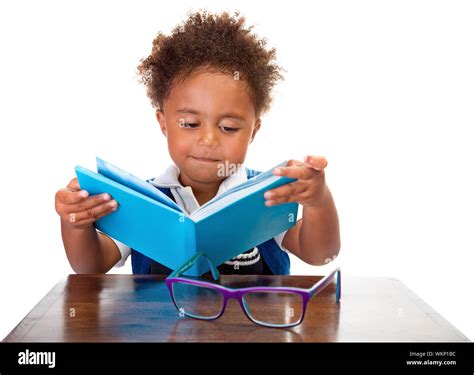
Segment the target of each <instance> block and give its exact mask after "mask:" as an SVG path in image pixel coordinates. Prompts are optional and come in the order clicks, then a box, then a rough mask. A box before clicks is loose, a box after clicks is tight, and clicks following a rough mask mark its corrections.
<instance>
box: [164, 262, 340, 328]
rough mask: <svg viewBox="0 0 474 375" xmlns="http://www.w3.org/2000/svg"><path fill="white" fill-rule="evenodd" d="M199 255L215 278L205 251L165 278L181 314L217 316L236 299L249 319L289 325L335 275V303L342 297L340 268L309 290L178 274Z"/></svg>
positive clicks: (204, 317) (216, 273) (298, 319)
mask: <svg viewBox="0 0 474 375" xmlns="http://www.w3.org/2000/svg"><path fill="white" fill-rule="evenodd" d="M200 257H204V258H205V259H206V260H207V261H208V262H209V266H210V270H211V273H212V277H213V279H214V280H218V279H219V271H218V270H217V268H216V267H215V266H214V265H213V264H212V262H211V261H210V259H209V258H208V257H207V255H206V254H204V253H197V254H196V255H194V256H193V257H192V258H191V259H189V260H188V261H187V262H186V263H185V264H183V265H182V266H181V267H180V268H178V269H177V270H175V271H174V272H173V273H171V274H170V275H169V276H168V277H167V278H166V285H167V287H168V289H169V291H170V294H171V298H172V299H173V302H174V305H175V306H176V308H177V309H178V312H179V316H180V317H184V316H187V317H190V318H194V319H201V320H215V319H218V318H220V317H221V316H222V314H224V311H225V308H226V306H227V302H228V301H229V299H231V298H235V299H237V300H238V301H239V304H240V307H241V308H242V310H243V312H244V313H245V315H246V316H247V318H248V319H250V320H251V321H252V322H254V323H256V324H259V325H262V326H265V327H273V328H288V327H294V326H297V325H298V324H300V323H301V322H302V321H303V319H304V316H305V312H306V306H307V304H308V302H309V301H310V300H311V298H312V297H313V296H315V295H316V294H318V293H319V292H321V291H322V290H323V289H324V288H325V287H326V286H328V285H329V284H331V282H332V281H333V278H334V277H335V276H336V303H337V302H339V300H340V298H341V271H340V269H339V267H338V268H336V269H335V270H333V271H332V272H331V273H329V274H328V275H327V276H325V277H323V278H322V279H321V280H319V281H318V282H316V284H314V285H313V286H312V287H310V288H308V289H303V288H293V287H273V286H257V287H249V288H228V287H224V286H222V285H218V284H215V283H212V282H208V281H205V280H202V279H193V278H188V277H182V276H181V275H182V274H183V273H184V272H186V270H188V269H189V268H190V267H192V266H193V265H194V263H195V262H196V261H197V260H198V259H199V258H200Z"/></svg>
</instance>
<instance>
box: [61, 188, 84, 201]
mask: <svg viewBox="0 0 474 375" xmlns="http://www.w3.org/2000/svg"><path fill="white" fill-rule="evenodd" d="M88 196H89V193H88V192H87V191H86V190H79V191H75V190H72V189H70V188H64V189H60V190H59V191H58V200H59V201H60V202H61V203H62V204H76V203H78V202H80V201H81V200H83V199H84V198H87V197H88Z"/></svg>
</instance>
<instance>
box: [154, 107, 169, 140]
mask: <svg viewBox="0 0 474 375" xmlns="http://www.w3.org/2000/svg"><path fill="white" fill-rule="evenodd" d="M155 115H156V119H157V120H158V123H159V124H160V128H161V132H162V133H163V135H164V136H165V137H166V136H167V132H166V120H165V115H164V114H163V111H162V110H161V109H160V108H158V109H157V110H156V112H155Z"/></svg>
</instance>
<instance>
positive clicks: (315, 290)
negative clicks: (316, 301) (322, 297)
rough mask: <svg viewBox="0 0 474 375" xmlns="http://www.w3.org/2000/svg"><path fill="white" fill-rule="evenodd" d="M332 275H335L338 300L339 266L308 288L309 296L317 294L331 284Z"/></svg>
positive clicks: (337, 299) (339, 290)
mask: <svg viewBox="0 0 474 375" xmlns="http://www.w3.org/2000/svg"><path fill="white" fill-rule="evenodd" d="M334 275H336V302H338V301H339V300H340V299H341V269H340V268H339V267H338V268H336V269H335V270H333V271H332V272H331V273H330V274H329V275H327V276H324V278H322V279H321V280H319V281H318V282H317V283H316V284H314V286H312V287H311V288H310V290H309V292H310V294H311V297H313V296H314V295H316V294H318V293H319V292H320V291H321V290H323V289H324V288H325V287H326V286H328V285H329V284H331V282H332V280H333V277H334Z"/></svg>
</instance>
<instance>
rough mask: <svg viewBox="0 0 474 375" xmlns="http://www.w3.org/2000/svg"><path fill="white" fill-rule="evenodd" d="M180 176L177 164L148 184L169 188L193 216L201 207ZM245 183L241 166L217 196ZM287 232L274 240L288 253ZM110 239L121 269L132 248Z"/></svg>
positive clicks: (244, 170)
mask: <svg viewBox="0 0 474 375" xmlns="http://www.w3.org/2000/svg"><path fill="white" fill-rule="evenodd" d="M179 174H180V170H179V167H178V166H177V165H176V164H171V165H170V166H169V167H168V168H167V169H166V170H165V172H164V173H163V174H161V175H160V176H158V177H155V178H153V179H151V180H148V182H149V183H150V184H152V185H153V186H156V187H161V188H169V189H170V191H171V193H172V194H173V197H174V199H175V200H176V204H178V206H180V207H181V208H182V209H183V210H184V211H186V212H187V213H188V214H191V213H193V212H194V211H195V210H197V209H198V208H199V207H200V205H199V203H198V201H197V199H196V197H195V196H194V193H193V190H192V188H191V187H190V186H183V185H181V183H180V182H179V179H178V177H179ZM245 181H247V172H246V169H245V166H244V165H241V166H240V168H238V169H237V171H236V172H235V173H233V174H231V175H229V176H228V177H227V178H226V179H224V180H223V181H222V182H221V184H220V186H219V189H218V191H217V194H216V196H218V195H220V194H222V193H224V192H226V191H227V190H229V189H231V188H232V187H234V186H236V185H239V184H241V183H242V182H245ZM98 231H99V230H98ZM99 232H100V231H99ZM286 232H287V231H284V232H281V233H280V234H278V235H276V236H275V237H274V239H275V241H276V242H277V244H278V246H280V249H282V250H283V251H286V252H288V250H287V249H286V248H284V247H283V245H282V242H283V238H284V237H285V234H286ZM104 234H105V233H104ZM109 237H110V236H109ZM110 238H111V239H112V240H113V241H114V242H115V244H116V245H117V247H118V249H119V251H120V255H121V259H120V260H119V261H118V262H117V264H116V265H115V267H121V266H123V265H124V264H125V262H126V260H127V258H128V257H129V256H130V254H131V248H130V247H129V246H127V245H125V244H124V243H122V242H120V241H118V240H116V239H114V238H112V237H110ZM238 257H239V256H237V258H238Z"/></svg>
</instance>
